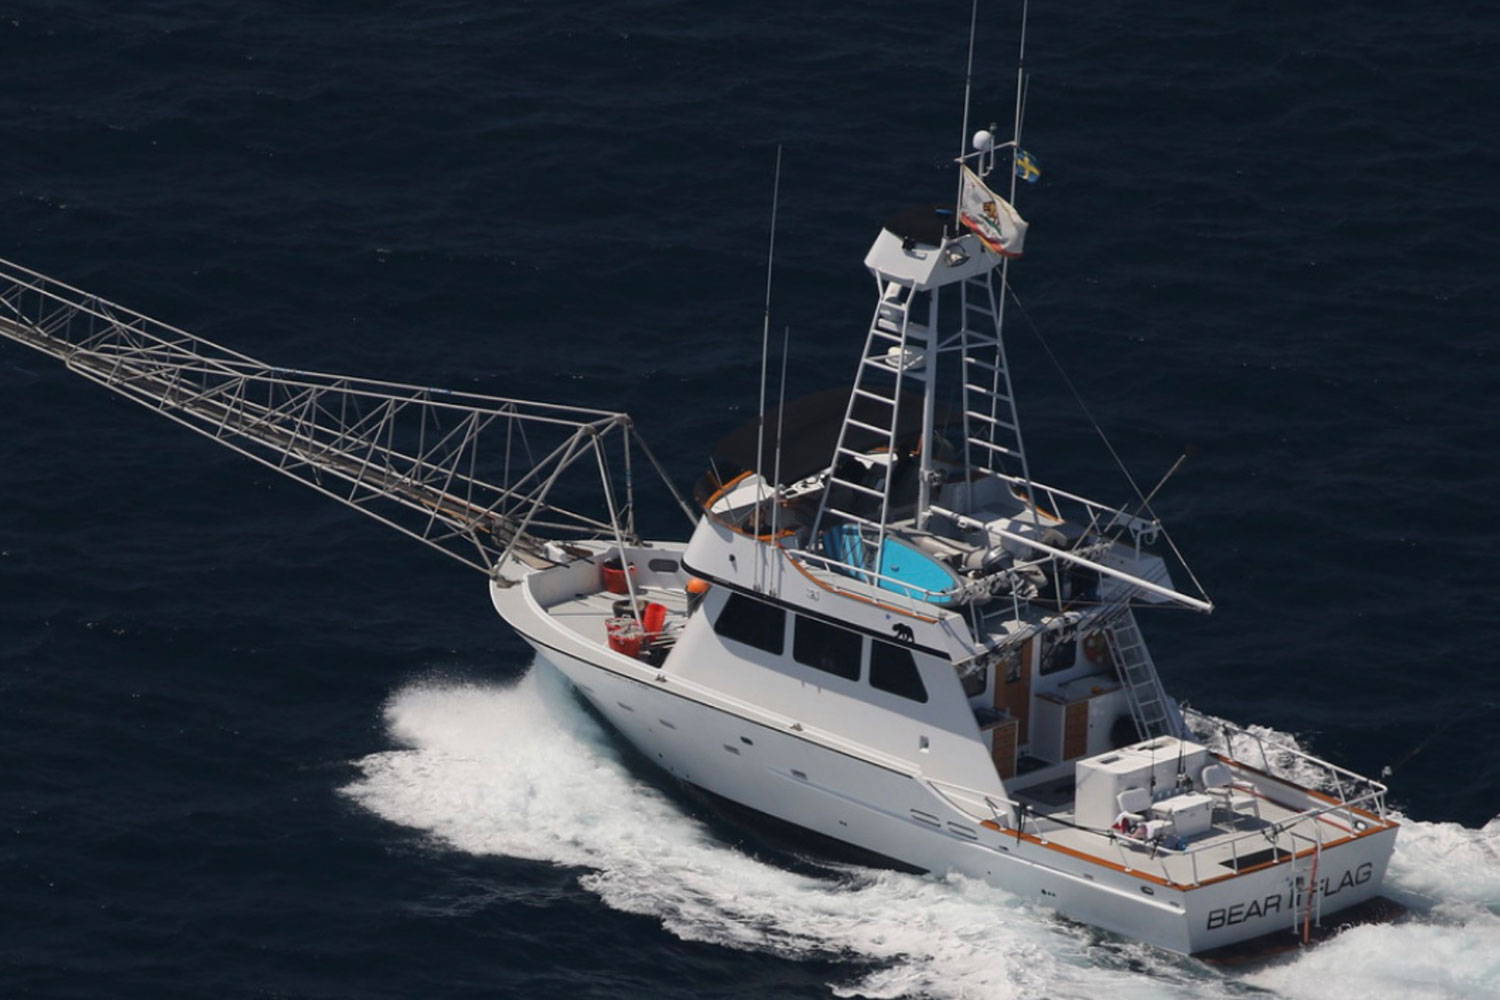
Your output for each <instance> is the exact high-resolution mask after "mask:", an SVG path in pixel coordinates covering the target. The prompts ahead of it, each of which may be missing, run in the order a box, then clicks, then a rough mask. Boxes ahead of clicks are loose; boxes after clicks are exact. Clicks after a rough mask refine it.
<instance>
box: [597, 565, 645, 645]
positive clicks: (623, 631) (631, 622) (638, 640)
mask: <svg viewBox="0 0 1500 1000" xmlns="http://www.w3.org/2000/svg"><path fill="white" fill-rule="evenodd" d="M620 576H621V579H623V578H624V574H623V573H622V574H620ZM604 634H605V636H606V637H608V639H609V648H610V649H613V650H614V651H615V652H616V653H624V654H625V655H626V656H640V655H641V647H642V646H644V645H645V643H646V636H645V635H644V634H643V633H642V632H641V624H640V622H638V621H636V620H635V619H634V618H606V619H605V620H604Z"/></svg>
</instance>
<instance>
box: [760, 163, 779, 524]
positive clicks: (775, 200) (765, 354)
mask: <svg viewBox="0 0 1500 1000" xmlns="http://www.w3.org/2000/svg"><path fill="white" fill-rule="evenodd" d="M780 203H781V144H780V143H777V144H776V180H775V183H774V184H773V185H772V188H771V244H770V246H769V247H768V248H767V250H766V308H765V316H764V321H763V322H762V324H761V331H760V418H759V419H758V420H756V422H755V424H756V426H755V475H756V477H757V478H758V479H759V480H760V484H759V485H757V486H756V504H755V514H754V527H755V533H756V534H757V535H758V534H760V500H761V496H760V490H761V489H762V487H764V486H765V475H764V473H763V471H762V469H761V465H762V463H763V462H764V453H765V448H766V367H767V365H768V363H769V358H770V353H771V274H772V265H773V264H774V263H775V260H776V210H777V208H778V207H779V205H780Z"/></svg>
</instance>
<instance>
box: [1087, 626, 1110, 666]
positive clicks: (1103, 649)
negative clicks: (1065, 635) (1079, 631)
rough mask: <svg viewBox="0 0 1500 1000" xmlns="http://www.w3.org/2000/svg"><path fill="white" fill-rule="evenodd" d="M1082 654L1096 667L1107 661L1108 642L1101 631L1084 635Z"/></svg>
mask: <svg viewBox="0 0 1500 1000" xmlns="http://www.w3.org/2000/svg"><path fill="white" fill-rule="evenodd" d="M1083 655H1084V656H1086V657H1088V661H1089V662H1090V663H1092V664H1093V665H1094V666H1096V667H1097V666H1100V665H1102V664H1104V663H1107V662H1109V643H1108V641H1106V640H1105V638H1104V633H1103V632H1090V633H1089V634H1088V635H1086V636H1084V638H1083Z"/></svg>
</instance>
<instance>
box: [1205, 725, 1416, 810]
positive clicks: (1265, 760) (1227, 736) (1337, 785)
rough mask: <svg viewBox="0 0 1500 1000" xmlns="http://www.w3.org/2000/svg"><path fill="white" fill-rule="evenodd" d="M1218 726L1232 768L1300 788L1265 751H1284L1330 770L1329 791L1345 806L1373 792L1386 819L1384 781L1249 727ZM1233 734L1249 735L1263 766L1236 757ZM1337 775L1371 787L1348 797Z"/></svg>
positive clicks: (1385, 787)
mask: <svg viewBox="0 0 1500 1000" xmlns="http://www.w3.org/2000/svg"><path fill="white" fill-rule="evenodd" d="M1217 727H1218V729H1219V731H1220V732H1221V733H1222V734H1223V736H1224V751H1225V753H1224V756H1225V757H1227V758H1228V759H1227V760H1226V761H1225V763H1227V764H1229V765H1230V766H1231V767H1239V768H1242V769H1245V770H1249V771H1252V772H1256V773H1261V774H1264V775H1266V776H1267V777H1269V778H1272V779H1275V780H1278V781H1287V782H1291V783H1292V784H1293V785H1296V786H1297V787H1301V785H1300V784H1299V783H1298V782H1297V780H1296V778H1295V777H1294V776H1291V775H1281V774H1277V773H1276V771H1275V770H1274V767H1275V765H1273V764H1272V762H1271V754H1270V753H1268V752H1267V747H1268V746H1269V748H1270V751H1271V752H1274V753H1278V754H1287V755H1289V756H1292V757H1294V758H1297V759H1298V760H1301V761H1303V762H1304V763H1307V764H1310V765H1312V766H1313V767H1315V768H1322V769H1324V770H1326V771H1327V772H1329V775H1330V777H1331V778H1332V779H1333V783H1334V785H1333V789H1332V791H1334V792H1336V793H1337V794H1338V799H1337V801H1338V802H1340V803H1342V804H1344V805H1346V806H1347V805H1353V804H1354V803H1356V802H1362V801H1364V800H1365V799H1367V798H1369V797H1370V795H1371V794H1373V795H1375V796H1376V797H1377V798H1378V800H1379V806H1380V808H1379V810H1378V813H1377V814H1378V815H1379V816H1380V818H1381V819H1385V795H1386V793H1387V792H1388V791H1389V790H1390V789H1389V788H1388V787H1387V786H1386V785H1385V784H1383V783H1381V782H1379V781H1376V780H1375V779H1374V778H1367V777H1365V776H1364V775H1362V774H1359V773H1357V772H1355V771H1351V770H1349V769H1348V768H1344V767H1340V766H1339V765H1337V764H1334V763H1332V762H1330V761H1326V760H1323V759H1322V758H1321V757H1314V756H1313V755H1312V754H1310V753H1308V752H1307V751H1305V750H1302V749H1300V748H1298V747H1295V746H1292V745H1291V744H1289V743H1283V742H1281V741H1279V740H1267V739H1266V738H1265V737H1264V736H1262V735H1261V734H1260V733H1256V732H1252V731H1251V730H1249V729H1246V728H1245V727H1243V726H1237V725H1235V724H1234V723H1231V722H1220V723H1218V724H1217ZM1235 736H1242V737H1245V736H1248V737H1249V738H1250V739H1252V740H1254V741H1255V744H1256V748H1257V749H1258V750H1259V751H1260V759H1261V765H1262V768H1260V769H1258V768H1255V767H1252V766H1251V765H1249V764H1245V763H1243V762H1242V761H1239V760H1236V759H1235V757H1234V742H1233V740H1234V737H1235ZM1340 777H1343V778H1345V779H1348V780H1349V781H1350V783H1351V784H1353V785H1355V786H1356V787H1358V786H1361V785H1362V786H1365V787H1367V788H1369V789H1370V792H1368V793H1366V794H1364V795H1361V796H1359V797H1358V798H1356V799H1350V798H1349V797H1348V795H1347V794H1346V793H1345V792H1344V784H1343V782H1342V781H1340V780H1339V778H1340Z"/></svg>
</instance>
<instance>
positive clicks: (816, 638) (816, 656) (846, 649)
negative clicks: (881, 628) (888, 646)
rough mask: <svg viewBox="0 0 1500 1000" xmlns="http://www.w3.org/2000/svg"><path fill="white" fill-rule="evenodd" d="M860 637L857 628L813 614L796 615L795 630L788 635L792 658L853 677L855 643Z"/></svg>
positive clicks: (856, 673)
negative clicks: (845, 627) (790, 642)
mask: <svg viewBox="0 0 1500 1000" xmlns="http://www.w3.org/2000/svg"><path fill="white" fill-rule="evenodd" d="M863 641H864V640H863V639H862V638H861V636H860V634H859V633H858V632H850V631H849V630H848V629H843V628H839V627H838V626H837V625H829V624H827V623H826V622H820V621H818V620H817V619H816V618H798V619H797V631H796V634H795V636H793V638H792V658H793V659H795V660H796V661H797V662H798V663H800V664H802V665H803V666H806V667H812V668H813V669H814V670H822V671H825V672H827V673H830V674H834V675H835V676H838V677H842V678H844V679H845V680H851V681H857V680H859V647H860V643H862V642H863Z"/></svg>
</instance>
